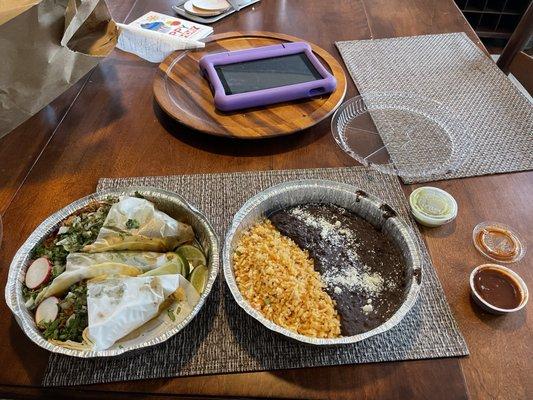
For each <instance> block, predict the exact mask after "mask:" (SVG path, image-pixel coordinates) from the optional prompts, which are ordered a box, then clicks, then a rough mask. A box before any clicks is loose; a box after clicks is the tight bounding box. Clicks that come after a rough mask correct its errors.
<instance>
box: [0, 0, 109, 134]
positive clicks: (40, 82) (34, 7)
mask: <svg viewBox="0 0 533 400" xmlns="http://www.w3.org/2000/svg"><path fill="white" fill-rule="evenodd" d="M117 38H118V29H117V27H116V25H115V23H114V22H113V21H112V19H111V16H110V14H109V10H108V8H107V4H106V2H105V0H41V1H39V0H0V54H1V55H2V62H1V63H0V138H1V137H2V136H4V135H6V134H7V133H8V132H10V131H11V130H13V129H14V128H15V127H16V126H18V125H19V124H21V123H22V122H24V121H25V120H26V119H28V118H29V117H31V116H32V115H33V114H35V113H37V112H38V111H39V110H41V109H42V108H43V107H45V106H46V105H47V104H49V103H50V102H51V101H52V100H54V99H55V98H56V97H57V96H59V95H60V94H61V93H63V92H64V91H65V90H67V89H68V88H69V87H70V86H72V85H73V84H74V83H76V82H77V81H78V80H79V79H80V78H81V77H82V76H84V75H85V74H86V73H87V72H89V71H90V70H91V69H92V68H93V67H95V66H96V65H97V64H98V61H99V60H100V59H101V58H103V57H105V56H107V55H108V54H109V53H110V52H111V51H112V50H113V48H114V47H115V44H116V42H117Z"/></svg>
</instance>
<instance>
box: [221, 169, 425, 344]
mask: <svg viewBox="0 0 533 400" xmlns="http://www.w3.org/2000/svg"><path fill="white" fill-rule="evenodd" d="M306 203H332V204H336V205H338V206H340V207H344V208H346V209H347V210H350V211H352V212H354V213H355V214H357V215H359V216H360V217H362V218H364V219H365V220H367V221H368V222H370V223H371V224H372V225H374V226H375V227H377V228H379V229H382V230H383V231H384V232H385V233H387V234H389V235H390V236H391V237H392V238H393V240H394V241H395V242H396V243H397V244H398V245H399V247H400V248H401V250H402V253H403V256H404V259H405V260H406V264H407V268H408V271H406V275H407V276H409V277H410V278H409V279H410V281H409V282H408V284H407V287H406V290H405V296H404V299H403V301H402V303H401V305H400V307H399V308H398V310H397V311H396V312H395V313H394V314H393V315H392V317H391V318H390V319H388V320H387V321H385V322H384V323H383V324H381V325H379V326H378V327H376V328H374V329H372V330H370V331H368V332H364V333H360V334H357V335H354V336H343V337H339V338H328V339H322V338H313V337H309V336H304V335H300V334H297V333H295V332H293V331H290V330H288V329H286V328H283V327H281V326H279V325H277V324H275V323H273V322H271V321H270V320H268V319H266V318H265V317H263V315H262V314H261V313H260V312H259V311H257V310H255V309H254V308H252V307H251V306H250V305H249V303H248V302H247V301H246V300H245V299H244V297H243V296H242V295H241V293H240V291H239V289H238V287H237V283H236V282H235V275H234V273H233V264H232V254H233V252H234V249H235V247H236V245H237V243H238V241H239V238H240V236H241V234H242V233H243V232H244V231H246V230H247V229H248V228H250V227H251V226H252V225H253V224H255V223H256V222H258V221H259V220H261V219H262V218H264V217H267V216H268V215H269V214H270V213H272V212H274V211H277V210H280V209H283V208H286V207H290V206H295V205H298V204H306ZM421 258H422V256H421V252H420V248H419V247H418V244H417V240H416V237H415V235H414V232H413V231H412V230H411V228H410V227H409V226H408V225H407V223H406V222H405V221H403V220H402V219H401V218H400V217H398V216H396V213H395V212H394V210H392V209H391V207H389V206H388V205H387V204H384V203H383V202H382V201H380V200H379V199H378V198H376V197H374V196H371V195H369V194H367V193H365V192H363V191H361V190H358V189H357V188H356V187H354V186H351V185H347V184H344V183H339V182H333V181H328V180H318V179H317V180H315V179H312V180H301V181H291V182H285V183H282V184H280V185H277V186H273V187H271V188H269V189H267V190H265V191H263V192H261V193H258V194H257V195H255V196H254V197H252V198H251V199H249V200H248V201H247V202H246V203H245V204H244V205H243V206H242V208H241V209H240V210H239V211H238V212H237V214H236V215H235V217H234V219H233V222H232V224H231V227H230V228H229V230H228V233H227V235H226V239H225V243H224V249H223V254H222V260H223V269H224V277H225V279H226V282H227V284H228V286H229V289H230V291H231V293H232V295H233V297H234V298H235V301H236V302H237V303H238V304H239V306H241V307H242V308H243V309H244V311H246V313H248V314H249V315H251V316H252V317H253V318H255V319H256V320H258V321H259V322H260V323H261V324H263V325H264V326H265V327H267V328H268V329H271V330H273V331H275V332H278V333H280V334H282V335H284V336H287V337H289V338H292V339H295V340H298V341H300V342H304V343H308V344H313V345H337V344H347V343H356V342H359V341H361V340H364V339H366V338H369V337H371V336H375V335H378V334H380V333H383V332H385V331H387V330H389V329H391V328H392V327H394V326H395V325H396V324H398V323H399V322H400V321H401V320H402V318H403V317H404V316H405V315H406V314H407V313H408V312H409V310H410V309H411V308H412V307H413V305H414V304H415V303H416V300H417V297H418V292H419V290H420V286H421V281H422V269H421V261H422V260H421Z"/></svg>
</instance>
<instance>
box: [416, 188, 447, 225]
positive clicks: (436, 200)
mask: <svg viewBox="0 0 533 400" xmlns="http://www.w3.org/2000/svg"><path fill="white" fill-rule="evenodd" d="M409 204H410V206H411V212H412V213H413V216H414V217H415V219H416V220H417V221H418V222H420V223H421V224H423V225H426V226H440V225H444V224H446V223H448V222H450V221H452V220H453V219H454V218H455V217H456V216H457V202H456V201H455V199H454V198H453V196H452V195H451V194H449V193H448V192H446V191H445V190H442V189H439V188H436V187H432V186H423V187H420V188H418V189H416V190H414V191H413V193H411V195H410V196H409Z"/></svg>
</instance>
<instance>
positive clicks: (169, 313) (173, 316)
mask: <svg viewBox="0 0 533 400" xmlns="http://www.w3.org/2000/svg"><path fill="white" fill-rule="evenodd" d="M167 315H168V317H169V318H170V320H171V321H172V322H174V321H176V315H175V314H174V312H173V311H172V308H169V309H168V310H167Z"/></svg>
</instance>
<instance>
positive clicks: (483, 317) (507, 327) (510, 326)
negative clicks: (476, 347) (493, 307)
mask: <svg viewBox="0 0 533 400" xmlns="http://www.w3.org/2000/svg"><path fill="white" fill-rule="evenodd" d="M469 297H470V305H471V306H472V310H473V311H474V312H473V314H474V315H475V316H476V318H477V319H479V320H480V321H481V322H483V323H484V324H485V325H487V326H489V327H490V328H492V329H497V330H499V331H507V332H514V331H516V330H518V329H520V328H521V327H522V326H523V325H524V324H525V323H526V318H527V317H526V316H527V314H526V309H525V308H524V309H522V310H520V311H517V312H514V313H512V314H509V315H496V314H491V313H488V312H486V311H484V310H483V309H482V308H481V307H480V306H478V305H477V303H476V302H475V301H474V299H473V298H472V296H469Z"/></svg>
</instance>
